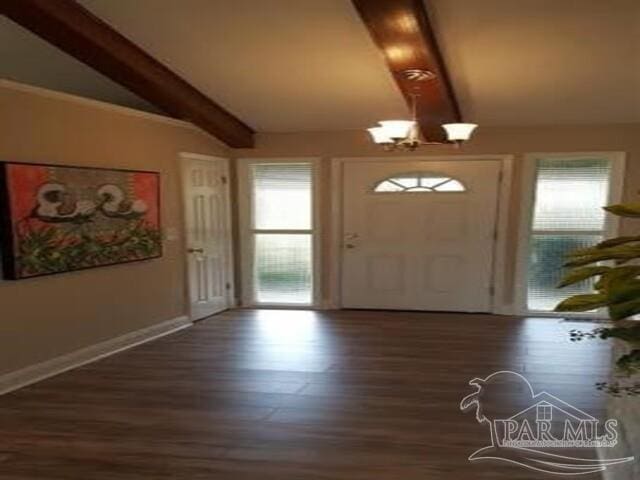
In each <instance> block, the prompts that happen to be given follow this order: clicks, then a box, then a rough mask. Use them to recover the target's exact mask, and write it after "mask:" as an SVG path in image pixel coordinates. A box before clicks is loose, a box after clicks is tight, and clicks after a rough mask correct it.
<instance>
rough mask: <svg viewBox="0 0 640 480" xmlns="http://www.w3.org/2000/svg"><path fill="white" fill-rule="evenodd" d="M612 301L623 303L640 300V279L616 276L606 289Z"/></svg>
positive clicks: (608, 297)
mask: <svg viewBox="0 0 640 480" xmlns="http://www.w3.org/2000/svg"><path fill="white" fill-rule="evenodd" d="M606 295H607V299H608V300H609V302H610V303H622V302H626V301H629V300H634V299H639V300H640V280H630V279H628V278H616V279H613V280H611V281H610V282H609V284H608V285H607V291H606Z"/></svg>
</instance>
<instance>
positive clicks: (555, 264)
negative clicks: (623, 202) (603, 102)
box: [527, 159, 611, 311]
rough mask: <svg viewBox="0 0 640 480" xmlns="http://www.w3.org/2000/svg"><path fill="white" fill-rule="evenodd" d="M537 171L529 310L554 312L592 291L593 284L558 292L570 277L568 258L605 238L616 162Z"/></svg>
mask: <svg viewBox="0 0 640 480" xmlns="http://www.w3.org/2000/svg"><path fill="white" fill-rule="evenodd" d="M536 167H537V178H536V186H535V200H534V208H533V219H532V222H531V237H530V242H529V245H530V247H529V259H528V279H527V280H528V281H527V287H528V288H527V304H528V308H529V310H534V311H552V310H553V309H554V307H555V306H556V305H557V304H558V303H559V302H560V301H562V300H563V299H565V298H567V297H569V296H571V295H576V294H580V293H589V292H590V291H591V290H592V284H591V282H589V281H585V282H582V283H580V284H577V285H573V286H571V287H567V288H564V289H558V288H556V287H557V285H558V283H559V282H560V280H561V278H562V276H563V275H564V273H565V271H566V270H565V269H564V268H563V267H562V264H563V263H564V262H565V261H566V255H567V254H568V253H570V252H571V251H574V250H577V249H579V248H585V247H589V246H592V245H593V244H595V243H597V242H599V241H601V240H602V239H603V237H604V234H605V212H604V211H603V210H602V207H603V206H605V205H607V203H608V196H609V187H610V185H609V184H610V176H611V175H610V174H611V162H610V161H609V160H601V159H584V160H559V159H541V160H538V161H537V165H536Z"/></svg>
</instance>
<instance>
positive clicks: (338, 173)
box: [323, 154, 515, 315]
mask: <svg viewBox="0 0 640 480" xmlns="http://www.w3.org/2000/svg"><path fill="white" fill-rule="evenodd" d="M514 158H515V156H514V155H486V154H485V155H424V156H422V155H414V156H401V157H396V156H393V157H389V156H387V157H336V158H332V159H331V184H330V185H331V187H330V190H331V214H330V217H331V232H332V235H331V238H330V241H329V254H328V260H329V262H328V265H329V267H330V268H329V272H327V275H328V279H329V282H328V285H329V288H330V291H329V292H327V301H326V302H325V304H324V305H323V307H324V308H327V309H340V308H343V307H342V239H343V223H344V222H343V207H344V205H343V198H344V196H343V193H344V192H343V186H344V185H343V178H344V166H345V165H346V164H347V163H352V162H387V163H398V162H451V161H453V162H455V161H456V160H464V161H469V160H474V161H494V162H495V161H498V162H500V165H501V169H500V178H499V183H498V202H497V205H496V236H495V240H494V245H493V252H494V254H493V268H492V272H491V277H492V284H493V295H492V297H491V310H490V311H491V313H496V314H505V315H508V314H510V313H511V312H512V305H511V304H510V302H508V300H507V299H506V298H505V295H506V292H507V291H508V290H507V288H506V286H507V285H506V284H507V281H508V278H507V275H506V262H507V235H508V229H509V205H510V200H511V192H512V183H513V163H514Z"/></svg>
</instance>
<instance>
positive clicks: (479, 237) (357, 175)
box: [342, 161, 500, 311]
mask: <svg viewBox="0 0 640 480" xmlns="http://www.w3.org/2000/svg"><path fill="white" fill-rule="evenodd" d="M411 172H414V173H415V172H428V173H429V174H430V175H432V176H436V175H437V174H442V175H441V176H445V177H452V178H454V179H457V180H459V181H460V182H462V183H463V184H464V186H465V187H466V190H465V191H464V192H413V191H412V192H393V193H388V192H385V193H374V191H373V189H374V186H375V185H376V184H377V183H378V182H379V181H382V180H384V179H385V178H389V177H394V176H402V175H401V174H404V173H411ZM499 176H500V163H499V162H497V161H455V162H395V161H390V162H350V163H347V164H346V165H345V167H344V184H343V188H344V215H343V221H344V225H343V232H344V235H345V238H344V245H343V246H344V248H343V270H342V275H343V278H342V299H343V306H344V307H346V308H384V309H402V310H447V311H489V310H490V308H491V292H490V291H491V277H492V265H493V242H494V232H495V223H496V206H497V195H498V188H499ZM425 184H426V182H425Z"/></svg>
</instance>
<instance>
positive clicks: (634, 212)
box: [604, 203, 640, 217]
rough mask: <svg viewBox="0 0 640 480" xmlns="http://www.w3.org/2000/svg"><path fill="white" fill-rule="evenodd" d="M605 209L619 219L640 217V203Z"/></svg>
mask: <svg viewBox="0 0 640 480" xmlns="http://www.w3.org/2000/svg"><path fill="white" fill-rule="evenodd" d="M604 209H605V210H606V211H607V212H609V213H613V214H614V215H618V216H619V217H640V204H638V203H627V204H618V205H609V206H608V207H604Z"/></svg>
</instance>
